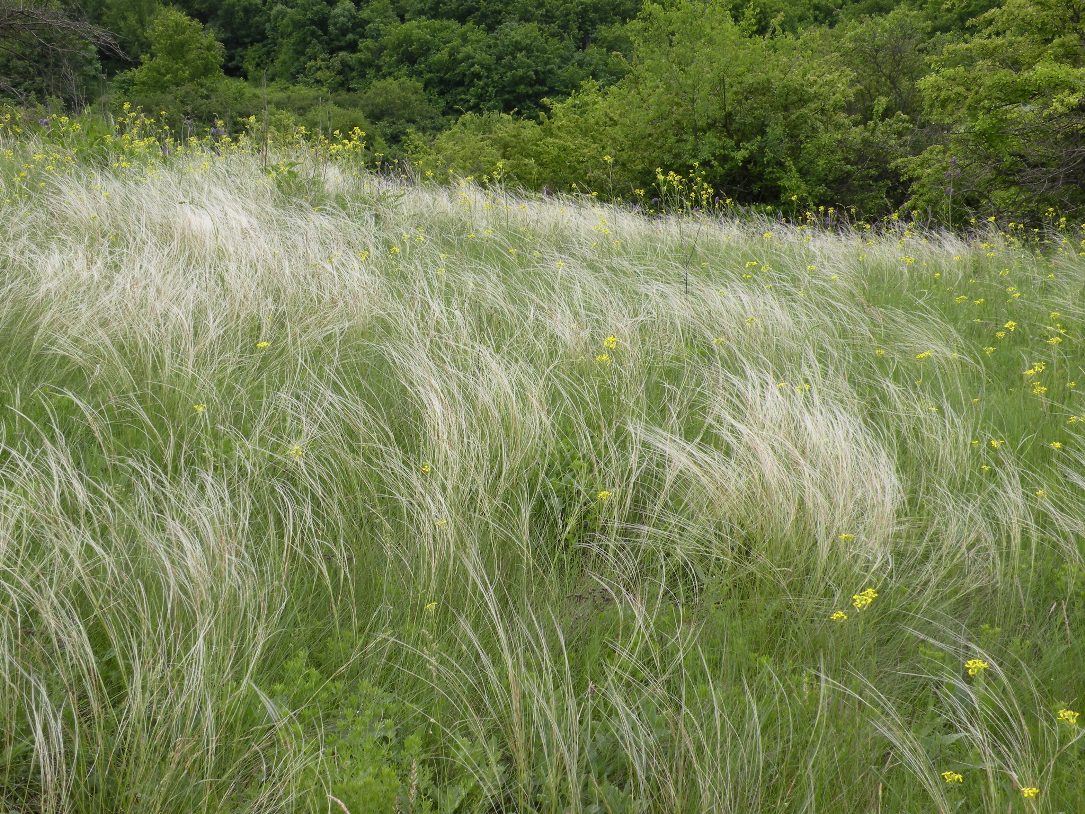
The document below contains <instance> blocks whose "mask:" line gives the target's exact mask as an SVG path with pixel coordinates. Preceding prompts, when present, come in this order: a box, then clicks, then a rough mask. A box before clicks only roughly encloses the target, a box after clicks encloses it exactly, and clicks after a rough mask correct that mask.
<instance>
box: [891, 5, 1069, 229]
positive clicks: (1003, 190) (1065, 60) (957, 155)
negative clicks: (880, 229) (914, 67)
mask: <svg viewBox="0 0 1085 814" xmlns="http://www.w3.org/2000/svg"><path fill="white" fill-rule="evenodd" d="M979 22H980V24H981V30H980V31H979V33H977V34H976V35H975V36H974V37H971V38H970V39H968V40H967V41H965V42H962V43H959V44H955V45H951V46H949V47H947V48H946V49H945V51H944V52H943V53H942V55H941V57H940V58H939V59H938V61H937V70H936V71H935V72H934V73H932V74H931V75H930V76H928V77H926V78H925V79H924V80H922V82H921V83H920V86H921V88H922V91H923V95H924V97H925V100H926V103H927V106H928V108H929V111H930V115H931V116H932V118H934V119H935V120H936V121H938V122H940V123H942V124H943V125H944V126H945V127H946V128H947V129H948V130H949V136H948V139H947V141H946V143H944V144H938V145H935V146H933V147H931V148H929V149H928V150H927V151H926V152H924V153H923V154H922V155H920V156H919V157H918V158H916V159H915V160H914V161H913V162H911V168H912V173H913V175H914V176H915V178H916V181H917V183H916V188H915V193H916V194H915V199H916V201H917V202H919V203H921V204H922V205H926V206H930V207H932V208H935V209H936V210H942V211H945V212H947V213H948V210H949V209H950V207H951V205H952V203H953V199H954V198H955V199H956V200H957V202H958V204H957V205H958V213H961V212H962V211H963V208H964V207H968V208H972V209H979V210H983V211H988V212H997V213H1000V214H1001V213H1005V214H1007V215H1011V216H1018V217H1021V216H1026V215H1033V216H1034V215H1036V214H1037V213H1040V212H1043V211H1044V210H1045V209H1046V208H1047V207H1054V208H1056V209H1058V210H1061V211H1065V212H1067V213H1077V212H1081V211H1085V197H1083V194H1082V189H1085V185H1083V183H1082V182H1083V181H1085V175H1083V169H1082V168H1083V166H1085V163H1083V161H1082V150H1081V145H1082V144H1083V143H1085V114H1083V112H1082V110H1083V100H1085V62H1083V57H1082V54H1083V50H1082V47H1083V43H1085V3H1083V2H1082V0H1006V2H1004V3H1003V4H1002V5H1001V6H1000V7H998V8H996V9H994V10H992V11H990V12H988V13H987V14H986V15H985V16H983V17H981V18H980V20H979ZM947 217H948V214H947Z"/></svg>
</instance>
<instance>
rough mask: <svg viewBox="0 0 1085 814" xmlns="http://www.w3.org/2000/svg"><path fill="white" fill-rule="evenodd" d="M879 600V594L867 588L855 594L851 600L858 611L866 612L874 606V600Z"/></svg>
mask: <svg viewBox="0 0 1085 814" xmlns="http://www.w3.org/2000/svg"><path fill="white" fill-rule="evenodd" d="M877 598H878V592H877V591H875V590H874V589H873V588H867V589H865V590H862V591H860V592H859V593H857V594H855V595H854V596H853V597H852V598H851V604H852V605H854V606H855V609H856V610H865V609H867V608H869V607H870V606H871V605H873V604H874V600H875V599H877Z"/></svg>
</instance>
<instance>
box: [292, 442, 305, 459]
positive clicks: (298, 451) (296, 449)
mask: <svg viewBox="0 0 1085 814" xmlns="http://www.w3.org/2000/svg"><path fill="white" fill-rule="evenodd" d="M304 454H305V451H304V450H303V449H302V448H301V446H300V445H299V444H294V446H292V447H290V457H292V458H295V459H297V458H300V457H301V456H302V455H304Z"/></svg>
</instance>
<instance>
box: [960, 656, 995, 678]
mask: <svg viewBox="0 0 1085 814" xmlns="http://www.w3.org/2000/svg"><path fill="white" fill-rule="evenodd" d="M990 666H991V665H990V664H988V663H987V662H985V661H984V660H983V659H969V660H968V661H966V662H965V663H964V667H965V669H966V670H968V674H969V675H970V676H973V677H974V676H978V675H979V674H980V673H982V672H983V671H984V670H986V669H987V668H988V667H990Z"/></svg>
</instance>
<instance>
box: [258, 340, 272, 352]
mask: <svg viewBox="0 0 1085 814" xmlns="http://www.w3.org/2000/svg"><path fill="white" fill-rule="evenodd" d="M270 344H271V343H270V342H268V341H267V340H266V339H261V340H260V341H259V342H257V343H256V349H257V350H264V349H265V348H267V346H268V345H270Z"/></svg>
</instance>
